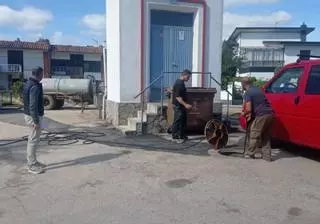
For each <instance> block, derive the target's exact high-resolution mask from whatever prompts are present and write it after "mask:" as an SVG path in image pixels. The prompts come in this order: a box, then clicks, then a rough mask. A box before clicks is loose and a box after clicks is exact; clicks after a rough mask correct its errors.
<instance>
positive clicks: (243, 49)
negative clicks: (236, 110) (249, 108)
mask: <svg viewBox="0 0 320 224" xmlns="http://www.w3.org/2000/svg"><path fill="white" fill-rule="evenodd" d="M314 30H315V28H313V27H307V26H306V25H305V24H303V25H301V26H300V27H238V28H236V29H235V30H234V31H233V33H232V34H231V36H230V37H229V39H228V41H230V42H232V43H234V46H235V50H236V52H237V54H238V55H239V56H241V57H242V58H243V64H242V66H241V68H240V69H239V70H238V76H240V77H243V76H251V77H256V78H258V79H263V80H269V79H270V78H272V77H273V75H274V73H275V71H276V70H277V69H278V68H280V67H282V66H283V65H285V64H288V63H292V62H295V61H296V60H297V59H298V56H297V55H298V54H303V55H320V42H308V41H307V36H308V35H309V34H310V33H311V32H313V31H314ZM239 88H241V87H240V85H239V83H235V84H234V85H233V87H232V86H231V85H230V87H229V91H231V92H235V89H239ZM237 98H238V99H239V97H237ZM240 98H241V97H240ZM221 99H222V100H227V93H226V92H223V93H222V96H221ZM230 100H231V98H230ZM233 103H242V100H240V101H239V100H238V102H233Z"/></svg>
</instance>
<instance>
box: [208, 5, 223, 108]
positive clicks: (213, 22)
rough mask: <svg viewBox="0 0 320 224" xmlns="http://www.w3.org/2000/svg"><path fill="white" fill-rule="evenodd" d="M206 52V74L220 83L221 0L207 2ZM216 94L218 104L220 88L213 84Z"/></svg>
mask: <svg viewBox="0 0 320 224" xmlns="http://www.w3.org/2000/svg"><path fill="white" fill-rule="evenodd" d="M206 2H207V5H208V9H207V10H208V13H207V16H208V21H207V36H206V40H207V46H206V49H207V52H206V67H205V71H206V72H212V74H213V76H214V78H215V79H216V80H217V81H218V82H220V83H221V53H222V29H223V0H207V1H206ZM213 85H214V87H215V88H217V93H216V95H215V102H220V97H221V93H220V92H221V88H220V86H218V85H216V84H215V83H214V82H213Z"/></svg>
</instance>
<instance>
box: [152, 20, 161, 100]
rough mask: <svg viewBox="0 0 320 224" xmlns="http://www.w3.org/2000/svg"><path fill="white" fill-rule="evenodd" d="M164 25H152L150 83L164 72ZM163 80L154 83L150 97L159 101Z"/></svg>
mask: <svg viewBox="0 0 320 224" xmlns="http://www.w3.org/2000/svg"><path fill="white" fill-rule="evenodd" d="M163 32H164V31H163V26H159V25H152V26H151V39H150V46H151V51H150V83H151V82H152V81H154V80H155V79H157V78H158V77H159V76H160V75H162V73H163V59H164V58H163V40H164V38H163V37H164V33H163ZM160 92H161V82H160V81H158V82H157V83H154V84H153V85H152V86H151V88H150V93H149V94H150V95H149V99H150V100H151V101H159V100H160V98H161V95H160V94H161V93H160Z"/></svg>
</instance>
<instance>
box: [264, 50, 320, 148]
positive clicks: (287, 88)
mask: <svg viewBox="0 0 320 224" xmlns="http://www.w3.org/2000/svg"><path fill="white" fill-rule="evenodd" d="M311 57H312V56H311ZM314 57H317V56H314ZM263 89H264V92H265V94H266V97H267V98H268V99H269V101H270V103H271V105H272V107H273V109H274V111H275V114H276V122H275V124H274V128H273V133H272V137H273V138H274V139H278V140H281V141H284V142H291V143H294V144H297V145H302V146H307V147H311V148H314V149H317V150H320V134H319V131H320V60H310V59H307V60H300V59H298V60H297V62H296V63H293V64H288V65H286V66H284V67H283V68H282V69H281V70H280V71H279V72H278V73H277V74H276V75H275V76H274V77H273V78H272V79H271V80H270V81H269V82H268V83H266V84H265V85H264V87H263Z"/></svg>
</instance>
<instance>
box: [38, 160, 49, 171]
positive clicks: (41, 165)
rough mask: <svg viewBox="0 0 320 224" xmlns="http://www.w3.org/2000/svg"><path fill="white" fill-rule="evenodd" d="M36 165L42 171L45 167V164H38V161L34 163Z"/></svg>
mask: <svg viewBox="0 0 320 224" xmlns="http://www.w3.org/2000/svg"><path fill="white" fill-rule="evenodd" d="M36 165H37V166H40V167H41V168H42V169H44V168H46V167H47V165H46V164H43V163H40V162H39V161H37V162H36Z"/></svg>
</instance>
